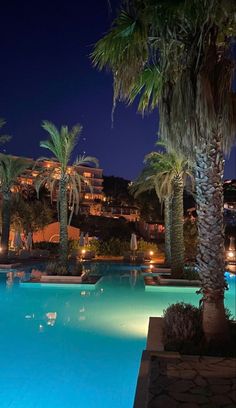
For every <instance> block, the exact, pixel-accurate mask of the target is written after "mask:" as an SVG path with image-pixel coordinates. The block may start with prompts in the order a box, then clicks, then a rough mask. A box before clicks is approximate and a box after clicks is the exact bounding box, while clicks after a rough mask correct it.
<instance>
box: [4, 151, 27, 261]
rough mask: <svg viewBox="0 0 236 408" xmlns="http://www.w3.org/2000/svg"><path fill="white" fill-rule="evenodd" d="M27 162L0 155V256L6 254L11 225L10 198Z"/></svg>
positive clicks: (18, 158)
mask: <svg viewBox="0 0 236 408" xmlns="http://www.w3.org/2000/svg"><path fill="white" fill-rule="evenodd" d="M30 164H31V163H30V161H29V160H27V161H26V160H24V159H21V158H20V157H13V156H9V155H5V154H2V153H1V154H0V192H1V194H2V237H1V248H2V251H1V255H2V256H3V257H5V256H7V254H8V244H9V233H10V223H11V196H12V192H13V189H14V187H16V186H17V185H18V177H19V176H20V175H21V174H22V173H23V172H24V171H25V170H26V169H27V168H28V167H29V166H30Z"/></svg>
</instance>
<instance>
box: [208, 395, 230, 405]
mask: <svg viewBox="0 0 236 408" xmlns="http://www.w3.org/2000/svg"><path fill="white" fill-rule="evenodd" d="M211 401H212V402H213V403H214V404H215V406H216V407H223V406H224V405H226V404H230V403H231V400H230V399H229V398H228V397H227V396H226V395H214V396H213V397H211Z"/></svg>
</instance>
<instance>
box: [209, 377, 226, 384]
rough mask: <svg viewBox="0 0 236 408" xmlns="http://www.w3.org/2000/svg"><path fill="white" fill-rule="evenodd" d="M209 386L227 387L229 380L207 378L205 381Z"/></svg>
mask: <svg viewBox="0 0 236 408" xmlns="http://www.w3.org/2000/svg"><path fill="white" fill-rule="evenodd" d="M207 380H208V382H209V384H216V385H218V384H222V385H229V384H230V379H229V378H208V379H207Z"/></svg>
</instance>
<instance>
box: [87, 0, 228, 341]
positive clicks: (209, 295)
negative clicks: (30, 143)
mask: <svg viewBox="0 0 236 408" xmlns="http://www.w3.org/2000/svg"><path fill="white" fill-rule="evenodd" d="M235 35H236V21H235V1H234V0H210V1H206V0H192V1H185V0H179V1H178V2H176V1H174V0H173V1H171V0H170V1H168V2H167V1H166V0H159V1H158V2H156V1H154V0H131V1H129V2H124V7H123V8H122V10H121V11H120V12H119V14H118V17H117V18H116V20H115V22H114V23H113V25H112V28H111V30H110V31H109V32H108V34H106V35H105V36H104V38H102V39H101V40H100V41H99V42H98V43H97V45H96V47H95V50H94V52H93V55H92V58H93V61H94V64H95V65H97V66H98V68H100V69H102V68H103V67H105V66H106V67H108V68H110V70H111V71H112V73H113V78H114V105H115V102H116V101H117V100H119V99H120V100H125V101H128V102H129V103H131V102H132V101H133V100H134V98H135V97H136V96H137V95H138V94H140V95H141V96H140V103H139V108H140V110H142V111H143V112H144V111H145V110H152V109H153V108H154V107H156V106H157V103H158V106H159V114H160V134H161V136H162V138H163V139H165V140H166V141H167V143H168V144H169V145H171V146H172V147H175V148H176V149H177V150H179V149H180V150H182V151H186V152H187V153H189V154H191V155H192V156H193V157H194V158H195V159H196V165H195V181H196V192H197V196H196V201H197V212H198V235H199V248H198V268H199V274H200V277H201V282H202V293H203V329H204V333H205V337H206V339H207V340H208V341H210V340H214V339H217V340H219V339H220V338H221V339H222V340H225V339H226V338H227V336H228V334H227V333H228V330H227V322H226V317H225V311H224V290H225V280H224V233H223V210H222V209H223V189H222V178H223V171H224V156H223V152H224V151H229V149H230V146H231V145H232V143H233V141H234V140H235V134H236V101H235V99H236V98H235V94H233V92H232V81H233V71H234V63H233V61H232V53H231V48H232V47H231V39H232V38H233V37H235Z"/></svg>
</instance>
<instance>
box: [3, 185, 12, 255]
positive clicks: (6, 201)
mask: <svg viewBox="0 0 236 408" xmlns="http://www.w3.org/2000/svg"><path fill="white" fill-rule="evenodd" d="M10 223H11V193H10V192H7V193H3V202H2V238H1V247H2V251H1V256H2V257H3V258H4V257H6V256H7V255H8V245H9V235H10Z"/></svg>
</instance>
